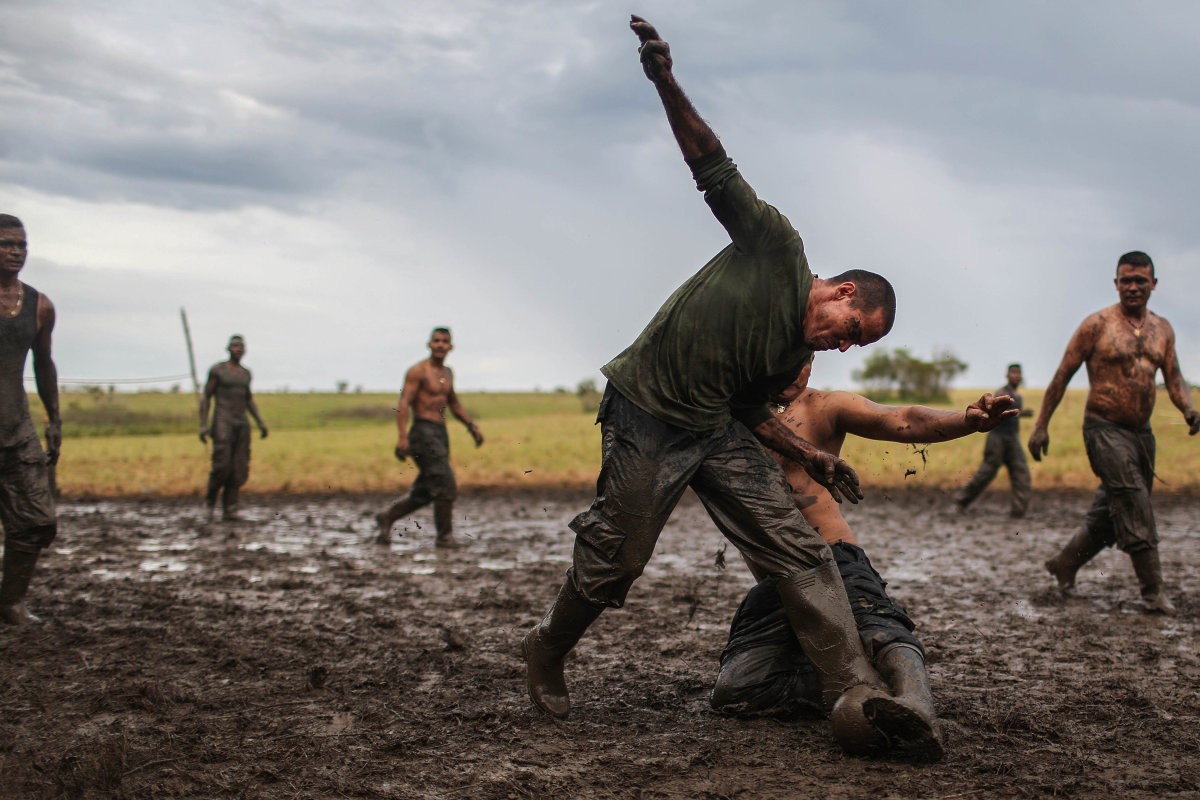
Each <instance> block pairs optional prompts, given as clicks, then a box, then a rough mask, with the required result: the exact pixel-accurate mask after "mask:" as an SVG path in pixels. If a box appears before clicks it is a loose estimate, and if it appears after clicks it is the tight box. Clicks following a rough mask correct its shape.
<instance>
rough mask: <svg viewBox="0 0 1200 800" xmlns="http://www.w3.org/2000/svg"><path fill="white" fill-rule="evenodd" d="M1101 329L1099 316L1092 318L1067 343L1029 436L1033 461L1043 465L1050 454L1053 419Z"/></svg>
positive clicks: (1084, 322) (1095, 315)
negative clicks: (1050, 431)
mask: <svg viewBox="0 0 1200 800" xmlns="http://www.w3.org/2000/svg"><path fill="white" fill-rule="evenodd" d="M1100 327H1101V323H1100V317H1099V315H1098V314H1092V315H1091V316H1090V317H1088V318H1087V319H1085V320H1084V321H1083V323H1082V324H1080V326H1079V327H1078V328H1076V330H1075V333H1074V334H1072V336H1071V341H1069V342H1067V350H1066V352H1065V353H1063V357H1062V361H1060V362H1059V364H1058V369H1057V370H1056V371H1055V372H1054V377H1053V378H1051V380H1050V385H1049V386H1047V387H1046V395H1045V397H1044V398H1043V399H1042V408H1041V411H1039V412H1038V417H1037V421H1036V422H1034V424H1033V432H1032V433H1031V434H1029V454H1030V455H1031V456H1033V460H1034V461H1041V460H1042V456H1043V455H1045V454H1046V453H1048V452H1050V433H1049V431H1048V427H1049V425H1050V418H1051V417H1052V416H1054V411H1055V409H1057V408H1058V404H1059V403H1061V402H1062V399H1063V395H1064V394H1065V393H1066V391H1067V384H1068V383H1070V382H1071V378H1073V377H1075V373H1076V372H1078V371H1079V367H1080V365H1082V364H1083V362H1084V361H1086V360H1087V358H1088V356H1090V355H1091V353H1092V349H1093V348H1094V347H1095V344H1096V336H1097V334H1098V333H1099V330H1100Z"/></svg>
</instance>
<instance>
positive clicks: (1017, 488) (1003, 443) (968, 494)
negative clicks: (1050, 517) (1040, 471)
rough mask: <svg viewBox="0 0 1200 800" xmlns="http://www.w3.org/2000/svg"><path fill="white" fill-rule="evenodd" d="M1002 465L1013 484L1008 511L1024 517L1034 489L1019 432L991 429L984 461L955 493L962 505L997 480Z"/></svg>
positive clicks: (965, 504)
mask: <svg viewBox="0 0 1200 800" xmlns="http://www.w3.org/2000/svg"><path fill="white" fill-rule="evenodd" d="M1000 467H1005V468H1006V469H1007V470H1008V481H1009V484H1010V485H1011V486H1012V495H1011V498H1012V499H1011V503H1010V506H1009V513H1010V514H1012V516H1014V517H1021V516H1024V515H1025V512H1026V511H1027V510H1028V508H1029V496H1030V494H1031V493H1032V483H1033V481H1032V479H1031V477H1030V474H1029V462H1028V461H1027V460H1026V458H1025V449H1024V448H1023V447H1022V446H1021V440H1020V439H1019V438H1018V437H1017V436H1012V435H1007V434H1002V433H996V432H995V431H992V432H991V433H989V434H988V436H987V441H985V442H984V445H983V462H982V463H981V464H980V465H979V469H977V470H975V474H974V475H972V476H971V480H969V481H967V484H966V485H965V486H963V487H962V488H961V489H959V490H958V492H957V493H955V495H954V502H956V503H958V504H959V505H960V506H962V507H963V508H966V507H967V506H969V505H971V503H973V502H975V499H976V498H977V497H979V495H981V494H983V491H984V489H986V488H987V487H988V485H989V484H990V483H991V482H992V481H993V480H995V478H996V475H997V473H999V472H1000Z"/></svg>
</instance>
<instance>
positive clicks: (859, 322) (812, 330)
mask: <svg viewBox="0 0 1200 800" xmlns="http://www.w3.org/2000/svg"><path fill="white" fill-rule="evenodd" d="M884 328H885V324H884V318H883V311H882V310H879V309H876V310H875V311H874V312H873V313H870V312H868V311H867V310H865V309H861V308H855V307H854V305H853V304H852V303H851V301H850V300H849V298H846V299H838V300H831V301H829V302H826V303H822V304H820V305H819V306H818V307H817V308H816V309H815V310H814V311H813V312H812V313H810V314H809V316H808V318H806V319H805V320H804V344H805V345H806V346H807V347H808V348H809V349H810V350H813V351H817V352H819V351H821V350H838V351H840V352H843V353H844V352H846V351H847V350H849V349H850V348H851V347H864V346H866V345H868V344H871V343H873V342H878V341H879V340H880V339H882V338H883V334H884Z"/></svg>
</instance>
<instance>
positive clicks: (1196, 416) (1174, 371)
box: [1163, 325, 1200, 436]
mask: <svg viewBox="0 0 1200 800" xmlns="http://www.w3.org/2000/svg"><path fill="white" fill-rule="evenodd" d="M1163 383H1165V384H1166V386H1167V396H1168V397H1170V398H1171V402H1172V403H1173V404H1174V405H1175V407H1176V408H1178V409H1179V411H1180V413H1182V414H1183V418H1184V420H1186V421H1187V424H1188V433H1189V434H1190V435H1192V436H1195V435H1196V434H1197V433H1198V432H1200V411H1197V410H1196V408H1195V406H1193V405H1192V392H1191V390H1190V389H1189V388H1188V385H1187V381H1185V380H1184V379H1183V371H1182V370H1180V368H1179V355H1178V354H1177V353H1176V352H1175V330H1174V329H1173V328H1171V327H1170V326H1169V325H1168V326H1167V351H1166V353H1165V358H1164V359H1163Z"/></svg>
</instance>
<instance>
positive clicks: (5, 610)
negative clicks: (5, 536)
mask: <svg viewBox="0 0 1200 800" xmlns="http://www.w3.org/2000/svg"><path fill="white" fill-rule="evenodd" d="M39 555H41V550H39V549H37V548H34V549H31V550H29V549H24V548H16V547H13V546H12V545H11V544H8V543H5V546H4V578H3V580H2V581H0V622H4V623H7V624H9V625H27V624H29V623H32V622H40V621H41V620H39V619H38V618H37V617H35V616H34V615H33V614H31V613H29V611H28V610H27V609H26V608H25V593H26V592H28V591H29V581H30V579H32V578H33V571H34V568H35V567H36V566H37V561H38V556H39Z"/></svg>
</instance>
